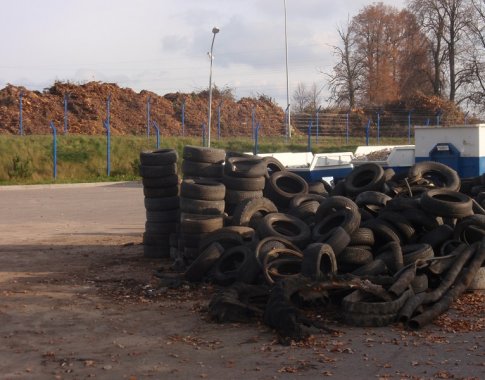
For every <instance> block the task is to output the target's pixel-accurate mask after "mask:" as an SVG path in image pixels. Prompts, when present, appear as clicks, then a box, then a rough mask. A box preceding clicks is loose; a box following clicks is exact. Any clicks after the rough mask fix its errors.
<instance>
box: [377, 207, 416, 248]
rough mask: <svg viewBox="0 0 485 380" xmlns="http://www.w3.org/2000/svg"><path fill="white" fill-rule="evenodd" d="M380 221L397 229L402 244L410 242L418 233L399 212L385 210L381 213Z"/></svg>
mask: <svg viewBox="0 0 485 380" xmlns="http://www.w3.org/2000/svg"><path fill="white" fill-rule="evenodd" d="M379 219H381V220H384V221H386V222H388V223H389V224H391V225H392V226H393V227H395V231H396V232H397V233H398V234H399V236H400V237H401V242H402V243H406V242H408V241H409V240H410V239H411V238H412V237H413V236H414V234H415V233H416V230H415V229H414V228H413V226H412V225H411V223H410V222H409V221H408V220H407V219H406V218H405V217H403V216H402V215H401V214H400V213H398V212H394V211H387V210H383V211H381V212H380V213H379Z"/></svg>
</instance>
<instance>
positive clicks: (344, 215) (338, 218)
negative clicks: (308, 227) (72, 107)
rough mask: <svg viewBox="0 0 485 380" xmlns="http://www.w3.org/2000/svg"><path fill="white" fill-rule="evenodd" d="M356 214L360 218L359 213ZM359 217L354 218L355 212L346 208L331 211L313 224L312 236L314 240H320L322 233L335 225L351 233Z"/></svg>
mask: <svg viewBox="0 0 485 380" xmlns="http://www.w3.org/2000/svg"><path fill="white" fill-rule="evenodd" d="M358 215H359V218H360V214H358ZM359 218H356V217H355V214H353V213H352V212H351V211H350V210H347V209H342V210H339V211H336V212H333V213H331V214H329V215H327V216H326V217H325V218H323V219H322V220H320V221H319V222H318V223H316V224H315V226H314V227H313V229H312V238H313V240H314V241H320V239H321V238H322V236H323V235H325V234H326V233H327V232H328V231H329V230H332V229H334V228H336V227H342V228H343V229H344V230H345V231H346V232H347V233H348V234H349V235H351V234H353V233H354V232H355V231H356V230H357V228H358V227H359V224H358V223H356V222H357V221H360V220H359Z"/></svg>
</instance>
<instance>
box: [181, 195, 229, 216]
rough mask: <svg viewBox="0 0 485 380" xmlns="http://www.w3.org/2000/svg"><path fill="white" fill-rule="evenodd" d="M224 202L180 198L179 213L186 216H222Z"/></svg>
mask: <svg viewBox="0 0 485 380" xmlns="http://www.w3.org/2000/svg"><path fill="white" fill-rule="evenodd" d="M224 207H225V203H224V201H204V200H199V199H191V198H184V197H181V198H180V211H182V212H185V213H188V214H201V215H222V214H223V213H224Z"/></svg>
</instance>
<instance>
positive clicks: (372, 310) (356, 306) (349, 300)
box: [342, 289, 413, 316]
mask: <svg viewBox="0 0 485 380" xmlns="http://www.w3.org/2000/svg"><path fill="white" fill-rule="evenodd" d="M412 295H413V292H412V290H410V289H408V290H406V291H405V292H404V293H403V294H401V296H400V297H399V298H397V299H395V300H392V301H387V302H384V301H380V300H377V301H368V300H369V299H373V298H374V299H375V297H372V296H370V295H369V294H367V293H365V292H363V291H362V290H356V291H354V292H352V293H351V294H349V295H348V296H346V297H344V298H343V299H342V309H343V310H344V311H345V312H346V313H347V312H350V313H362V314H367V315H373V314H374V315H375V314H381V315H386V314H395V315H396V316H397V313H398V312H399V310H400V309H401V308H402V307H403V306H404V303H405V302H406V301H407V299H408V298H409V297H411V296H412Z"/></svg>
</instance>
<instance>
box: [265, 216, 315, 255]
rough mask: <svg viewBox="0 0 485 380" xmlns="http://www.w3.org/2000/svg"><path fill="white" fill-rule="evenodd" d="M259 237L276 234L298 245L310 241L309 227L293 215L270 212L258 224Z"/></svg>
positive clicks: (303, 244) (300, 245)
mask: <svg viewBox="0 0 485 380" xmlns="http://www.w3.org/2000/svg"><path fill="white" fill-rule="evenodd" d="M258 233H259V236H260V237H261V238H265V237H268V236H277V237H282V238H284V239H287V240H289V241H290V242H292V243H293V244H295V245H296V246H298V247H302V246H305V245H306V244H307V243H308V242H309V241H310V235H311V231H310V228H309V227H308V226H307V225H306V224H305V223H304V222H303V221H301V220H300V219H298V218H295V217H294V216H291V215H287V214H282V213H271V214H268V215H266V216H265V217H264V218H263V219H262V220H261V222H260V223H259V224H258Z"/></svg>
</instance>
